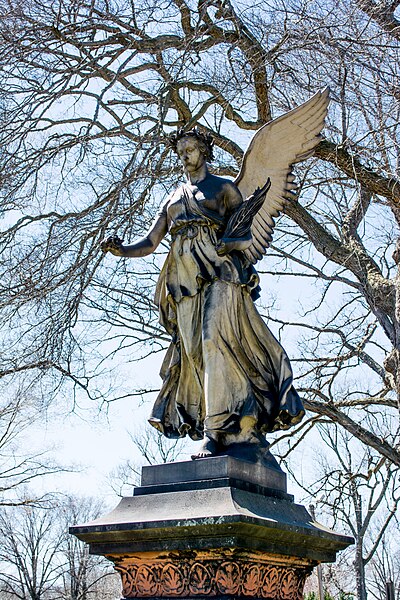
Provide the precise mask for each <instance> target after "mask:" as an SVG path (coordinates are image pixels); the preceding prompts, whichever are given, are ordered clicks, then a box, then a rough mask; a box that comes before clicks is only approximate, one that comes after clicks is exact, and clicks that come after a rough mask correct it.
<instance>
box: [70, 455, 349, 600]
mask: <svg viewBox="0 0 400 600" xmlns="http://www.w3.org/2000/svg"><path fill="white" fill-rule="evenodd" d="M141 483H142V485H141V486H140V487H138V488H135V490H134V495H133V497H132V498H123V499H122V500H121V502H120V504H119V505H118V506H117V507H116V508H115V510H114V511H112V512H111V513H110V514H109V515H107V516H105V517H102V518H100V519H97V520H96V521H93V522H91V523H87V524H84V525H77V526H74V527H71V528H70V532H71V533H73V534H74V535H76V536H77V537H78V538H79V539H81V540H83V541H85V542H87V543H88V544H89V546H90V552H91V553H93V554H100V555H103V556H106V557H107V558H108V559H109V560H111V561H112V562H113V563H114V565H115V569H116V570H117V571H118V572H119V573H120V575H121V579H122V585H123V597H124V598H125V599H127V598H197V599H201V598H203V597H204V598H205V597H213V598H222V597H223V598H225V599H226V598H233V597H234V598H241V597H243V598H249V597H251V598H270V599H276V600H299V599H300V598H301V597H302V592H303V586H304V582H305V579H306V577H307V576H308V575H309V574H310V572H311V570H312V568H313V567H314V566H315V565H317V564H318V563H320V562H333V561H334V560H335V558H336V553H337V552H338V551H339V550H343V549H344V548H346V547H347V546H348V545H349V544H351V543H352V542H353V539H352V538H349V537H347V536H342V535H338V534H336V533H334V532H333V531H331V530H329V529H327V528H326V527H324V526H322V525H320V524H318V523H316V522H313V520H312V517H311V516H310V515H309V513H308V512H307V511H306V509H305V508H304V507H303V506H300V505H298V504H295V503H294V501H293V496H291V495H289V494H287V491H286V475H285V473H284V472H283V471H282V470H281V469H280V468H279V466H278V464H277V463H276V461H275V459H274V458H273V457H272V455H270V454H269V453H264V456H263V459H262V460H259V459H258V460H257V461H256V462H252V461H250V460H241V459H238V458H235V457H233V456H218V457H211V458H205V459H201V460H196V461H188V462H176V463H167V464H163V465H154V466H149V467H143V471H142V481H141Z"/></svg>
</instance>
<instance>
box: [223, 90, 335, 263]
mask: <svg viewBox="0 0 400 600" xmlns="http://www.w3.org/2000/svg"><path fill="white" fill-rule="evenodd" d="M328 104H329V89H325V90H322V91H320V92H317V93H316V94H315V95H314V96H313V97H312V98H310V100H308V101H307V102H305V103H304V104H301V105H300V106H298V107H297V108H295V109H293V110H291V111H290V112H288V113H286V114H284V115H282V116H280V117H278V118H277V119H274V120H273V121H270V122H269V123H267V124H266V125H264V126H263V127H261V129H259V130H258V131H257V133H255V135H254V137H253V139H252V140H251V142H250V144H249V147H248V148H247V150H246V152H245V154H244V157H243V162H242V167H241V169H240V172H239V175H238V176H237V178H236V180H235V182H234V183H235V184H236V185H237V187H238V188H239V190H240V192H241V194H242V196H243V198H248V197H249V196H250V195H251V194H252V193H253V192H254V190H255V189H256V188H257V187H260V188H261V187H263V185H264V184H265V181H266V179H267V178H268V177H269V178H270V179H271V187H270V190H269V192H268V194H267V196H266V198H265V200H264V203H263V205H262V207H261V208H260V209H259V211H258V212H257V214H256V215H255V217H254V219H253V223H252V226H251V233H252V237H253V241H252V244H251V246H249V248H247V250H245V252H244V253H245V255H246V257H247V258H248V259H249V261H250V262H252V263H253V264H255V263H256V262H257V261H258V260H260V258H262V256H263V254H265V252H266V250H267V248H268V246H269V245H270V242H271V240H272V232H273V229H274V226H275V221H274V217H277V216H278V215H279V213H280V212H281V211H282V210H283V209H284V207H285V204H286V203H287V202H288V199H289V198H291V197H293V190H294V189H295V188H296V185H295V184H294V175H293V174H292V172H291V167H292V165H294V164H296V163H298V162H300V161H302V160H305V159H306V158H309V157H310V156H311V155H312V153H313V150H314V148H315V146H316V145H317V144H318V142H319V134H320V133H321V131H322V129H323V127H324V122H325V117H326V114H327V111H328Z"/></svg>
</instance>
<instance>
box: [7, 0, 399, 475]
mask: <svg viewBox="0 0 400 600" xmlns="http://www.w3.org/2000/svg"><path fill="white" fill-rule="evenodd" d="M1 7H2V8H1V10H2V19H1V28H0V40H1V44H0V68H1V77H2V86H1V89H3V90H6V91H4V93H3V95H2V97H1V115H0V118H1V123H2V128H1V131H2V133H1V139H0V144H1V158H0V160H1V165H2V173H3V178H2V184H1V189H2V196H1V198H2V200H1V202H2V211H3V212H4V214H5V215H8V216H7V218H6V220H5V227H4V228H3V231H2V233H1V237H0V244H1V251H2V254H1V259H0V268H1V269H2V275H1V279H2V282H4V283H3V284H2V288H1V290H0V291H1V294H0V296H1V297H0V306H1V307H2V313H1V314H2V317H1V318H2V328H3V331H4V338H3V339H4V340H7V343H5V342H4V343H3V347H2V350H1V353H0V356H1V357H2V363H1V364H0V369H1V373H2V375H3V377H9V376H10V374H16V375H19V376H21V374H22V373H23V374H26V373H32V378H35V377H37V378H43V377H44V378H45V381H46V382H47V385H48V397H49V398H50V397H51V385H52V386H53V387H52V389H53V391H54V390H57V386H58V385H59V384H60V382H61V381H62V380H64V381H66V382H69V383H70V385H71V388H72V389H73V390H74V392H75V393H76V394H78V395H79V394H80V393H87V394H89V396H90V397H91V398H93V399H94V400H96V401H98V400H104V399H106V400H110V399H111V398H115V397H116V396H118V395H119V394H121V393H122V392H120V391H118V390H117V389H114V388H113V386H112V382H111V381H110V382H109V385H108V383H107V380H106V373H107V372H108V367H109V363H107V360H106V358H105V357H106V356H109V355H114V354H115V353H118V352H119V353H121V355H123V357H124V360H127V357H128V356H129V359H132V357H133V356H134V351H135V349H139V350H142V352H144V353H148V352H149V351H157V350H160V349H162V348H163V347H164V346H165V344H166V337H165V334H164V333H163V332H161V331H160V330H159V327H158V325H157V315H156V314H155V312H154V310H153V307H152V303H151V297H152V293H153V281H154V278H155V277H156V276H157V273H158V268H159V256H155V257H154V258H153V259H152V260H151V261H150V262H149V261H145V260H143V261H139V262H136V263H135V265H133V266H132V265H130V264H123V263H118V264H117V266H116V267H115V266H114V263H113V264H111V262H108V261H107V259H104V258H103V256H102V255H101V254H100V253H99V251H98V242H99V240H100V239H101V238H102V237H103V236H104V235H105V232H106V231H111V232H112V231H118V232H119V233H120V234H122V235H123V236H126V237H129V238H131V237H133V236H134V235H135V234H136V233H139V232H142V231H143V230H144V228H145V227H147V225H148V223H149V221H150V219H151V217H152V215H153V214H154V211H155V210H156V206H157V205H158V202H159V200H158V199H159V197H160V196H162V195H164V194H165V193H166V192H167V191H168V190H169V189H170V188H171V182H172V180H174V179H176V177H177V170H176V166H175V163H174V160H173V159H171V156H170V154H169V152H168V150H167V149H166V145H165V137H166V134H167V133H168V132H169V131H171V129H173V128H175V127H176V126H178V125H179V126H181V125H185V126H186V127H190V126H192V125H194V124H198V125H199V126H200V127H201V128H202V129H203V130H206V131H212V132H213V133H214V137H215V143H216V149H217V152H216V154H217V158H216V164H215V169H216V172H217V173H221V174H225V175H226V174H228V175H234V174H235V173H236V171H237V168H238V163H239V162H240V160H241V157H242V155H243V147H244V145H245V144H246V142H247V141H248V139H249V136H250V135H251V133H252V132H253V131H254V130H256V129H257V128H258V127H260V126H261V125H263V124H264V123H265V122H267V121H268V120H269V119H270V118H271V115H272V114H274V115H277V114H279V113H280V112H282V111H286V110H288V109H290V108H292V107H293V106H294V105H295V104H297V103H299V102H300V101H302V100H304V99H305V98H307V97H308V96H309V95H310V94H311V93H312V92H313V91H315V90H316V89H317V88H320V87H322V86H324V85H329V86H330V87H331V89H332V106H331V112H330V119H329V123H328V127H327V129H326V139H324V140H322V141H321V143H320V145H319V146H318V148H317V152H316V159H315V160H314V161H311V162H309V163H308V164H307V165H305V166H304V167H302V168H301V169H298V171H297V176H298V179H299V181H300V201H299V202H293V203H291V205H290V206H289V207H288V209H287V215H288V218H285V219H284V220H282V221H280V223H279V228H278V231H277V235H276V237H275V246H274V248H273V252H272V253H271V254H270V258H269V259H267V260H266V262H265V263H264V264H262V265H261V269H262V270H264V271H265V272H267V273H269V272H272V273H275V274H278V275H280V276H282V277H283V276H285V277H286V276H288V275H290V276H291V277H292V278H297V279H298V278H299V277H300V278H301V279H302V281H303V282H305V285H306V284H307V285H308V287H307V288H305V289H307V290H310V287H311V286H312V287H311V289H312V290H313V294H312V298H311V301H309V300H308V299H307V295H309V296H310V295H311V294H310V291H308V292H306V293H304V294H303V295H302V297H301V301H302V302H303V306H304V308H303V311H302V312H303V315H302V316H301V318H296V317H295V316H293V318H290V319H288V318H286V317H285V318H284V319H282V318H280V315H276V314H272V315H269V316H270V318H271V320H272V319H273V318H275V320H276V321H277V324H278V325H281V326H282V327H283V328H284V329H286V328H287V327H288V326H289V325H292V326H293V327H294V329H295V331H296V334H297V336H298V338H297V348H298V351H297V352H295V353H294V361H295V362H296V365H295V366H296V367H297V370H298V373H299V375H300V378H299V379H300V381H299V382H298V383H299V387H300V388H301V390H302V392H303V395H304V397H305V400H306V406H307V408H308V409H309V411H311V413H312V415H313V418H314V421H313V422H315V421H318V420H324V419H329V420H332V421H334V422H336V423H338V424H340V426H341V427H344V428H345V429H346V430H347V431H349V432H350V433H351V434H352V435H355V436H356V437H358V438H359V439H360V440H361V441H363V443H366V444H368V445H369V446H371V447H372V448H374V449H375V450H376V451H378V452H379V453H380V454H381V455H382V456H384V457H385V458H387V459H389V460H391V461H392V462H394V463H395V464H397V465H400V455H399V452H398V449H397V444H398V433H397V431H398V428H397V426H396V427H394V429H392V433H391V435H390V437H389V438H387V439H381V438H379V437H378V436H376V435H375V433H374V431H373V429H371V428H370V427H369V424H368V423H369V421H368V418H367V416H368V415H372V414H375V413H376V412H381V411H385V413H388V414H392V415H393V419H396V418H397V409H398V400H397V396H398V389H399V380H400V378H399V376H398V363H399V341H398V339H399V334H398V331H399V305H400V304H399V300H398V294H399V292H398V290H399V287H398V279H397V266H398V260H399V256H398V255H399V251H398V249H397V250H396V240H397V238H398V233H397V230H398V215H399V213H398V208H399V199H400V191H399V190H400V187H399V182H398V180H397V170H398V116H399V104H398V91H397V80H398V69H399V66H398V65H399V64H400V63H399V60H398V59H399V47H398V36H397V33H396V30H395V28H393V27H391V26H389V25H388V22H387V21H385V22H384V21H383V20H382V19H383V17H382V14H383V13H382V12H379V11H378V10H377V9H376V10H377V12H374V10H375V9H374V8H373V7H372V5H370V4H368V2H362V3H356V2H354V3H348V2H339V3H337V2H332V3H330V2H328V3H325V4H324V5H320V3H318V2H316V1H315V2H314V1H313V2H308V1H307V2H306V1H303V0H288V1H287V2H284V3H283V2H278V3H274V4H273V5H269V4H268V3H267V2H266V1H264V2H262V3H261V4H259V5H252V6H249V5H248V3H246V2H243V3H242V2H240V0H238V1H234V2H233V1H232V2H230V1H229V0H212V1H211V2H199V3H195V2H194V1H192V0H190V1H187V2H186V1H185V0H170V1H166V2H163V3H162V4H160V3H159V2H158V1H157V2H155V1H154V0H148V1H147V2H146V4H145V5H141V6H140V7H139V6H137V5H134V4H133V3H129V2H122V1H116V2H114V3H109V2H106V1H105V0H95V1H91V2H86V1H85V0H82V1H81V0H80V1H79V2H74V3H73V4H71V3H64V2H63V0H57V1H56V2H51V3H50V2H48V0H29V1H28V2H19V1H18V0H8V1H6V0H3V2H2V4H1ZM371 7H372V8H371ZM371 11H372V12H373V13H374V14H373V15H372V16H371V14H372V13H371ZM378 13H379V15H378ZM385 14H387V18H388V19H389V17H390V14H391V13H390V11H388V12H387V13H385ZM389 21H390V19H389ZM390 22H391V21H390ZM395 250H396V251H395ZM267 261H269V262H267ZM339 296H340V300H338V297H339ZM28 315H29V318H28ZM301 332H303V335H301ZM299 334H300V337H299ZM288 335H289V333H288ZM290 335H291V334H290ZM104 340H107V343H106V344H105V343H104ZM17 344H18V352H16V347H17ZM89 348H90V352H89ZM138 356H139V354H136V355H135V357H134V358H135V359H136V358H137V357H138ZM366 380H368V381H369V382H370V384H369V385H368V386H365V385H364V382H365V381H366ZM134 392H135V391H134V390H132V394H134ZM123 393H125V392H123ZM127 393H128V394H129V391H128V392H127Z"/></svg>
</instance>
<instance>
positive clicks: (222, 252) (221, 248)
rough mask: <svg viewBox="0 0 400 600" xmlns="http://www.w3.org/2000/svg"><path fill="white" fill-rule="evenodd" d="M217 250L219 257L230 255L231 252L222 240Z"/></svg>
mask: <svg viewBox="0 0 400 600" xmlns="http://www.w3.org/2000/svg"><path fill="white" fill-rule="evenodd" d="M215 249H216V251H217V254H218V256H225V254H228V252H229V249H228V247H227V245H226V244H225V242H223V241H222V240H220V241H219V242H218V244H217V245H216V247H215Z"/></svg>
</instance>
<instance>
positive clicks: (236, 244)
mask: <svg viewBox="0 0 400 600" xmlns="http://www.w3.org/2000/svg"><path fill="white" fill-rule="evenodd" d="M250 244H251V234H250V233H249V234H248V235H246V236H245V237H243V238H229V237H228V238H222V239H221V240H220V241H219V242H218V244H217V245H216V250H217V254H218V256H225V255H226V254H229V252H232V251H233V250H237V251H243V250H246V248H248V247H249V245H250Z"/></svg>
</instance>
